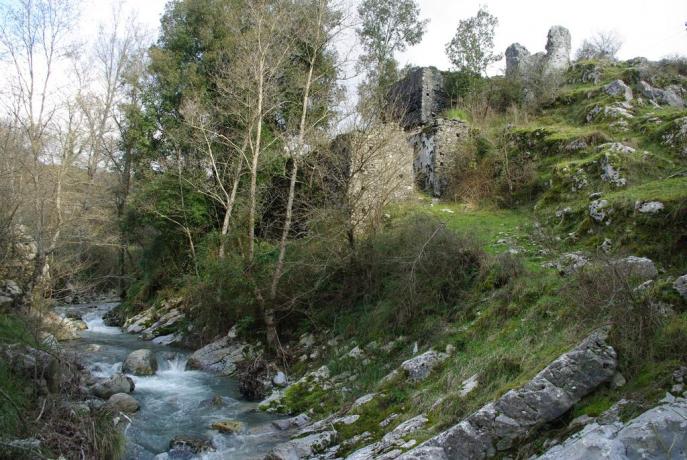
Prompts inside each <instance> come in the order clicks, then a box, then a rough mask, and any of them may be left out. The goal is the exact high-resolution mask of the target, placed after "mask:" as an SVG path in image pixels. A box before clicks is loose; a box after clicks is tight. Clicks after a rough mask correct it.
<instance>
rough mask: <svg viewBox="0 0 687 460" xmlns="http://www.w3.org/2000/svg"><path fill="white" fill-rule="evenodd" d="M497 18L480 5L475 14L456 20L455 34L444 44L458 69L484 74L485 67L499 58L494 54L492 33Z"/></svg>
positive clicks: (496, 23)
mask: <svg viewBox="0 0 687 460" xmlns="http://www.w3.org/2000/svg"><path fill="white" fill-rule="evenodd" d="M498 24H499V20H498V18H497V17H496V16H493V15H492V14H490V13H489V11H487V8H486V7H484V6H481V7H480V9H479V11H477V14H476V15H475V16H473V17H471V18H468V19H462V20H460V22H458V29H457V30H456V35H455V36H454V37H453V38H452V39H451V41H450V42H448V43H447V44H446V54H447V55H448V58H449V59H450V61H451V64H453V66H454V67H455V68H456V69H458V70H469V71H471V72H474V73H477V74H486V71H487V67H489V65H490V64H492V63H493V62H497V61H498V60H499V59H501V55H500V54H494V34H495V29H496V26H497V25H498Z"/></svg>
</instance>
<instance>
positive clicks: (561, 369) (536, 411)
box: [399, 331, 617, 460]
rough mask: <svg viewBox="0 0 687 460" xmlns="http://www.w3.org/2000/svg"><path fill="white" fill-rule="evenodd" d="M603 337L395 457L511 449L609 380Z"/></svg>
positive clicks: (610, 363)
mask: <svg viewBox="0 0 687 460" xmlns="http://www.w3.org/2000/svg"><path fill="white" fill-rule="evenodd" d="M606 336H607V332H606V331H597V332H595V333H593V334H592V335H590V336H589V337H588V338H587V339H585V340H584V341H583V342H582V343H581V344H580V345H578V346H577V347H576V348H574V349H573V350H571V351H569V352H568V353H566V354H564V355H562V356H561V357H559V358H558V359H556V360H555V361H554V362H552V363H551V364H550V365H548V366H547V367H546V368H545V369H544V370H542V371H541V372H540V373H539V374H537V375H536V376H535V377H534V379H532V380H531V381H530V382H529V383H527V384H526V385H525V386H523V387H521V388H519V389H517V390H511V391H509V392H508V393H506V394H505V395H503V396H502V397H501V398H500V399H498V400H497V401H495V402H493V403H489V404H487V405H486V406H483V407H482V408H481V409H479V410H478V411H477V412H475V413H473V414H472V415H470V416H468V417H467V418H466V419H464V420H463V421H461V422H460V423H459V424H457V425H455V426H454V427H452V428H450V429H449V430H447V431H445V432H443V433H441V434H439V435H437V436H435V437H433V438H431V439H429V440H428V441H427V442H425V443H424V444H422V445H421V446H420V447H418V448H416V449H414V450H411V451H410V453H408V454H405V455H403V456H401V457H399V458H401V459H405V460H408V459H415V458H442V457H441V452H439V451H438V450H437V449H436V448H440V449H441V450H443V452H444V455H445V458H470V459H482V458H488V457H492V456H494V455H496V454H497V452H499V451H504V450H507V449H509V448H511V447H513V445H515V443H516V442H518V441H522V440H524V439H526V438H527V437H528V436H530V435H531V434H532V433H534V432H535V431H536V430H537V429H538V428H539V427H540V426H542V425H543V424H545V423H547V422H550V421H552V420H554V419H556V418H558V417H560V416H561V415H562V414H564V413H565V412H567V411H568V410H570V408H571V407H572V406H573V405H574V404H575V403H577V402H578V401H579V400H580V399H582V398H583V397H584V396H586V395H587V394H589V393H590V392H592V391H593V390H594V389H595V388H597V387H598V386H599V385H601V384H603V383H605V382H608V381H609V380H610V379H611V378H612V377H613V374H614V373H615V369H616V367H617V357H616V353H615V350H614V349H613V348H612V347H610V346H609V345H608V344H607V343H606ZM420 455H422V456H424V457H422V456H420Z"/></svg>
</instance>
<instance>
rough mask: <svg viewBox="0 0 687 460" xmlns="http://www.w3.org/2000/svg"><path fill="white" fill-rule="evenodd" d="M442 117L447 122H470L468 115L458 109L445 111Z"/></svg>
mask: <svg viewBox="0 0 687 460" xmlns="http://www.w3.org/2000/svg"><path fill="white" fill-rule="evenodd" d="M442 117H443V118H447V119H449V120H460V121H470V116H469V115H468V113H467V112H466V111H465V110H463V109H460V108H458V107H454V108H452V109H447V110H445V111H444V113H443V114H442Z"/></svg>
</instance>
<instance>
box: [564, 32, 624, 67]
mask: <svg viewBox="0 0 687 460" xmlns="http://www.w3.org/2000/svg"><path fill="white" fill-rule="evenodd" d="M622 46H623V41H622V39H621V38H620V37H619V36H618V34H616V33H615V32H612V31H605V32H599V33H597V34H596V35H594V36H593V37H591V38H587V39H585V40H584V41H583V42H582V46H580V49H578V50H577V52H576V53H575V58H576V59H577V60H578V61H579V60H584V59H609V60H615V59H616V55H617V54H618V51H620V48H622Z"/></svg>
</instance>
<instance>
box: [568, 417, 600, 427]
mask: <svg viewBox="0 0 687 460" xmlns="http://www.w3.org/2000/svg"><path fill="white" fill-rule="evenodd" d="M592 422H594V417H590V416H589V415H587V414H584V415H580V416H579V417H577V418H574V419H573V420H572V421H571V422H570V423H569V424H568V429H569V430H575V429H577V428H580V427H583V426H586V425H589V424H590V423H592Z"/></svg>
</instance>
